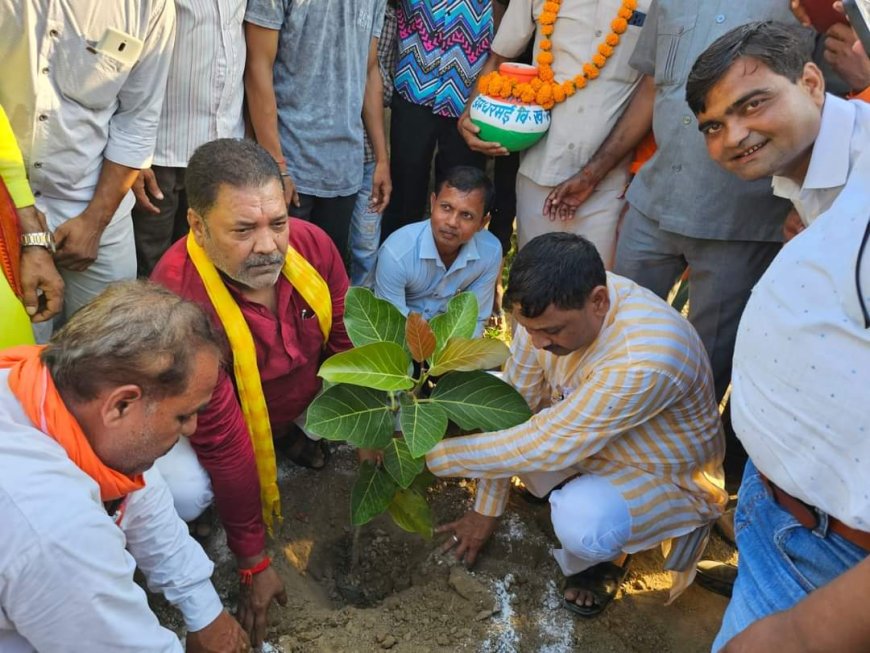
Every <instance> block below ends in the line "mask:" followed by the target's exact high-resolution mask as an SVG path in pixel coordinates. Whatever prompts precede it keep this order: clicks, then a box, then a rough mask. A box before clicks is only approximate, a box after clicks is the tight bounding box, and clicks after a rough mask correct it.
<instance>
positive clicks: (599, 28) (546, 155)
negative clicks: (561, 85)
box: [492, 0, 650, 190]
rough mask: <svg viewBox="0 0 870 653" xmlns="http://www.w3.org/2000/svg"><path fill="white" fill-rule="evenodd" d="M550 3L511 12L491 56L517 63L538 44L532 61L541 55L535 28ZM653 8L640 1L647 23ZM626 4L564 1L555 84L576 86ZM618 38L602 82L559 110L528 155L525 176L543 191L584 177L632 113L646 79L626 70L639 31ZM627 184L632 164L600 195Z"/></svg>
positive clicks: (521, 3)
mask: <svg viewBox="0 0 870 653" xmlns="http://www.w3.org/2000/svg"><path fill="white" fill-rule="evenodd" d="M544 1H545V0H511V3H510V4H509V5H508V8H507V10H506V11H505V15H504V18H503V19H502V21H501V24H500V25H499V28H498V33H497V34H496V35H495V38H494V39H493V42H492V51H493V52H496V53H498V54H500V55H503V56H505V57H508V58H510V59H513V58H515V57H518V56H519V55H520V54H522V52H523V51H524V50H525V49H526V45H527V44H528V42H529V39H530V38H532V36H534V38H535V52H534V56H535V58H537V56H538V54H539V53H540V43H541V39H542V38H544V37H542V35H541V33H540V30H538V29H536V27H537V22H536V20H537V18H538V16H540V15H541V11H542V9H543V6H544ZM649 4H650V0H639V2H638V3H637V5H638V7H637V15H638V16H641V15H643V16H645V15H646V14H645V12H646V11H647V8H648V7H649ZM620 6H621V2H620V0H565V1H564V2H562V4H561V6H560V8H559V14H558V18H557V19H556V28H555V30H554V31H553V35H552V36H551V37H549V38H550V39H551V40H552V42H553V49H552V52H553V57H554V58H553V64H552V66H553V73H554V74H555V77H556V81H558V82H564V81H567V80H569V79H573V78H574V77H575V76H576V75H578V74H580V73H582V72H583V64H584V63H586V62H588V61H590V60H591V58H592V55H594V54H596V53H597V51H598V50H597V48H598V44H599V43H601V42H603V41H604V38H605V36H606V35H607V34H608V33H610V23H611V22H612V21H613V20H614V19H615V18H616V13H617V11H619V8H620ZM637 22H638V21H634V23H633V24H630V25H629V26H628V29H627V30H626V31H625V32H624V33H623V34H622V35H621V36H620V37H619V38H620V40H619V45H617V46H616V48H615V49H614V53H613V56H612V57H610V59H608V60H607V65H606V66H604V68H603V69H602V70H601V75H600V76H599V77H598V78H597V79H593V80H590V81H589V83H588V84H587V85H586V87H585V88H582V89H578V90H577V92H576V93H574V95H573V96H571V97H569V98H568V99H566V100H565V101H564V102H560V103H559V104H557V105H556V106H554V107H553V109H552V110H551V112H550V129H549V131H548V132H547V135H546V136H544V138H543V139H542V140H541V141H539V142H538V143H536V144H535V145H533V146H532V147H531V148H529V149H528V150H526V151H525V152H523V155H522V157H521V161H520V173H521V174H523V175H525V176H526V177H528V178H529V179H531V180H532V181H533V182H535V183H536V184H538V185H539V186H555V185H557V184H561V183H562V182H563V181H565V180H566V179H567V178H568V177H570V176H571V175H574V174H576V173H577V172H579V171H580V170H581V169H582V168H583V166H585V165H586V163H587V162H588V161H589V159H590V158H592V155H593V154H595V152H596V151H597V150H598V147H599V145H601V143H602V142H603V141H604V139H605V137H606V136H607V135H608V134H609V133H610V130H611V129H612V128H613V126H614V125H615V124H616V121H617V120H618V119H619V117H620V116H621V115H622V112H623V111H624V110H625V108H626V107H627V106H628V103H629V101H630V100H631V96H632V94H633V93H634V90H635V88H637V84H638V82H639V80H640V77H641V75H640V73H638V72H637V71H636V70H634V69H633V68H631V67H630V66H629V65H628V61H629V58H630V57H631V53H632V52H633V51H634V46H635V44H636V43H637V39H638V37H639V36H640V31H641V26H640V25H638V24H636V23H637ZM627 182H628V161H625V162H624V165H620V166H617V167H616V168H615V169H614V171H612V172H611V173H610V174H609V175H607V177H606V178H605V179H604V180H602V182H601V183H599V184H598V188H601V189H607V190H612V189H614V188H623V187H624V186H625V184H626V183H627Z"/></svg>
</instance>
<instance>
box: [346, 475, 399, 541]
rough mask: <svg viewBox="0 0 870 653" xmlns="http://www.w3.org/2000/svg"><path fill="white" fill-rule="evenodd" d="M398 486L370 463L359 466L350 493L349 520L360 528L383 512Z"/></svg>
mask: <svg viewBox="0 0 870 653" xmlns="http://www.w3.org/2000/svg"><path fill="white" fill-rule="evenodd" d="M397 489H398V486H397V485H396V484H395V483H394V482H393V479H391V478H390V475H389V474H387V473H386V472H385V471H384V470H382V469H378V468H377V467H375V466H374V465H372V464H371V463H370V462H368V461H365V462H364V463H363V464H362V465H360V469H359V476H358V477H357V479H356V483H354V484H353V489H352V490H351V491H350V520H351V522H352V523H353V525H354V526H362V525H363V524H366V523H368V522H370V521H371V520H372V519H374V518H375V517H377V516H378V515H380V514H381V513H382V512H384V511H385V510H386V509H387V507H388V506H389V505H390V501H392V499H393V495H394V494H395V493H396V490H397Z"/></svg>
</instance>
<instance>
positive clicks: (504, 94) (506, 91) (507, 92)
mask: <svg viewBox="0 0 870 653" xmlns="http://www.w3.org/2000/svg"><path fill="white" fill-rule="evenodd" d="M512 92H513V89H512V88H511V87H510V86H509V85H508V84H505V85H504V86H502V87H501V91H499V96H500V97H501V98H502V99H504V100H507V99H508V98H509V97H510V96H511V94H512Z"/></svg>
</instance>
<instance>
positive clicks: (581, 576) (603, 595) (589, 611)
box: [562, 555, 631, 619]
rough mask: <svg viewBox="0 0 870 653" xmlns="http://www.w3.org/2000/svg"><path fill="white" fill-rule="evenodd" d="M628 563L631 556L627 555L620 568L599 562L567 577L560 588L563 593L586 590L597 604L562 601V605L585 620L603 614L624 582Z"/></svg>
mask: <svg viewBox="0 0 870 653" xmlns="http://www.w3.org/2000/svg"><path fill="white" fill-rule="evenodd" d="M630 562H631V556H630V555H628V556H626V557H625V562H624V563H623V564H622V566H621V567H620V566H619V565H616V564H614V563H612V562H600V563H598V564H597V565H593V566H592V567H589V569H584V570H583V571H581V572H580V573H578V574H573V575H572V576H568V577H567V578H566V579H565V584H564V586H563V587H562V592H563V593H564V592H565V591H566V590H587V591H589V592H591V593H592V595H593V596H594V597H595V600H596V601H597V602H596V603H595V604H593V605H578V604H577V603H575V602H574V601H569V600H568V599H563V600H562V603H563V605H564V606H565V608H566V609H568V610H570V611H571V612H573V613H574V614H577V615H580V616H581V617H585V618H587V619H589V618H591V617H596V616H598V615H599V614H601V613H602V612H604V608H606V607H607V606H608V605H609V604H610V602H611V601H612V600H613V598H614V597H615V596H616V594H617V592H619V588H620V587H621V586H622V581H623V580H625V574H626V573H628V567H629V563H630Z"/></svg>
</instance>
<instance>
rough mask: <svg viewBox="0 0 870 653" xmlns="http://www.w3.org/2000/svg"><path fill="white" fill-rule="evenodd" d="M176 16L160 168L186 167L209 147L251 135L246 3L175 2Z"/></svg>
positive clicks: (221, 0)
mask: <svg viewBox="0 0 870 653" xmlns="http://www.w3.org/2000/svg"><path fill="white" fill-rule="evenodd" d="M175 13H176V25H175V49H174V50H173V53H172V63H171V65H170V68H169V81H168V83H167V84H166V96H165V98H164V100H163V112H162V113H161V114H160V126H159V128H158V130H157V146H156V147H155V149H154V165H159V166H173V167H179V168H184V167H187V162H188V160H189V159H190V157H191V155H192V154H193V151H194V150H195V149H196V148H197V147H199V146H200V145H202V144H203V143H208V142H209V141H213V140H215V139H216V138H241V137H243V136H244V135H245V124H244V121H243V120H242V99H243V98H244V90H245V89H244V82H243V80H242V75H243V73H244V71H245V35H244V31H243V28H242V21H243V19H244V17H245V0H175Z"/></svg>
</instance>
